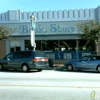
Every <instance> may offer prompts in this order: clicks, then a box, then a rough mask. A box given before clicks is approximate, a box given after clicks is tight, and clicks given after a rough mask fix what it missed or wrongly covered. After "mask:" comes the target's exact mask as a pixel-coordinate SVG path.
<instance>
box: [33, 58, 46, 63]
mask: <svg viewBox="0 0 100 100" xmlns="http://www.w3.org/2000/svg"><path fill="white" fill-rule="evenodd" d="M33 61H34V62H35V61H48V58H34V59H33Z"/></svg>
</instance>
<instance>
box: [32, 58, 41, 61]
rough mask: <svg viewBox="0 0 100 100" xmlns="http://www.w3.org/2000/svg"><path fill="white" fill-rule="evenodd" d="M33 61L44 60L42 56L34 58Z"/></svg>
mask: <svg viewBox="0 0 100 100" xmlns="http://www.w3.org/2000/svg"><path fill="white" fill-rule="evenodd" d="M33 61H42V60H41V58H34V59H33Z"/></svg>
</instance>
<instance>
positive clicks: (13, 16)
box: [0, 6, 100, 57]
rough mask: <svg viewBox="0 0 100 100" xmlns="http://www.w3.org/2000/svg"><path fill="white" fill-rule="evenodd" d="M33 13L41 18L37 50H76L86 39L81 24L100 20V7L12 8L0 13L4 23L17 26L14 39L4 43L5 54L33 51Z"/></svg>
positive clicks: (0, 23)
mask: <svg viewBox="0 0 100 100" xmlns="http://www.w3.org/2000/svg"><path fill="white" fill-rule="evenodd" d="M30 15H34V16H35V17H36V18H37V23H36V30H35V39H36V49H37V50H42V51H56V50H59V51H63V50H66V51H67V50H69V49H72V50H75V48H76V46H77V43H78V41H79V47H80V50H81V47H82V46H83V44H84V43H83V42H82V41H81V39H80V38H79V37H78V34H80V32H79V29H78V27H77V24H78V23H81V22H85V21H88V20H96V21H99V22H100V6H98V7H97V8H88V9H74V10H58V11H38V12H36V11H33V12H28V11H27V12H23V11H21V10H8V11H7V12H3V13H0V25H5V26H9V27H11V28H14V29H15V31H14V32H13V33H12V36H13V38H12V39H10V40H6V42H4V41H2V42H1V43H0V45H1V47H2V46H3V47H2V49H1V50H0V52H2V54H1V55H0V57H2V56H3V55H4V54H7V53H9V52H11V51H18V50H27V49H28V50H31V49H32V47H31V46H30V30H31V22H30ZM1 47H0V48H1Z"/></svg>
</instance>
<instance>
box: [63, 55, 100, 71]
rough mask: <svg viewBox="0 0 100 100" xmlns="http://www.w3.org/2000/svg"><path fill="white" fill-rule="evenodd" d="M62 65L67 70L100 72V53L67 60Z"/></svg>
mask: <svg viewBox="0 0 100 100" xmlns="http://www.w3.org/2000/svg"><path fill="white" fill-rule="evenodd" d="M64 67H65V68H66V69H67V70H68V71H73V70H89V71H98V72H100V55H88V56H84V57H82V58H81V59H79V60H72V61H67V62H66V63H65V64H64Z"/></svg>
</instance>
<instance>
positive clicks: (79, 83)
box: [0, 68, 100, 100]
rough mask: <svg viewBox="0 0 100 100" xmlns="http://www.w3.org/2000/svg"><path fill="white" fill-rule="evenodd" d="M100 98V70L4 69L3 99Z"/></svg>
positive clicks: (0, 78) (0, 92) (0, 91)
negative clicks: (28, 70)
mask: <svg viewBox="0 0 100 100" xmlns="http://www.w3.org/2000/svg"><path fill="white" fill-rule="evenodd" d="M92 92H95V95H96V96H95V100H100V96H99V94H100V73H97V72H77V71H76V72H67V71H66V70H63V69H61V68H60V69H56V70H43V71H42V72H37V71H31V72H28V73H24V72H21V71H1V72H0V100H85V99H86V100H92V98H91V96H92Z"/></svg>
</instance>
